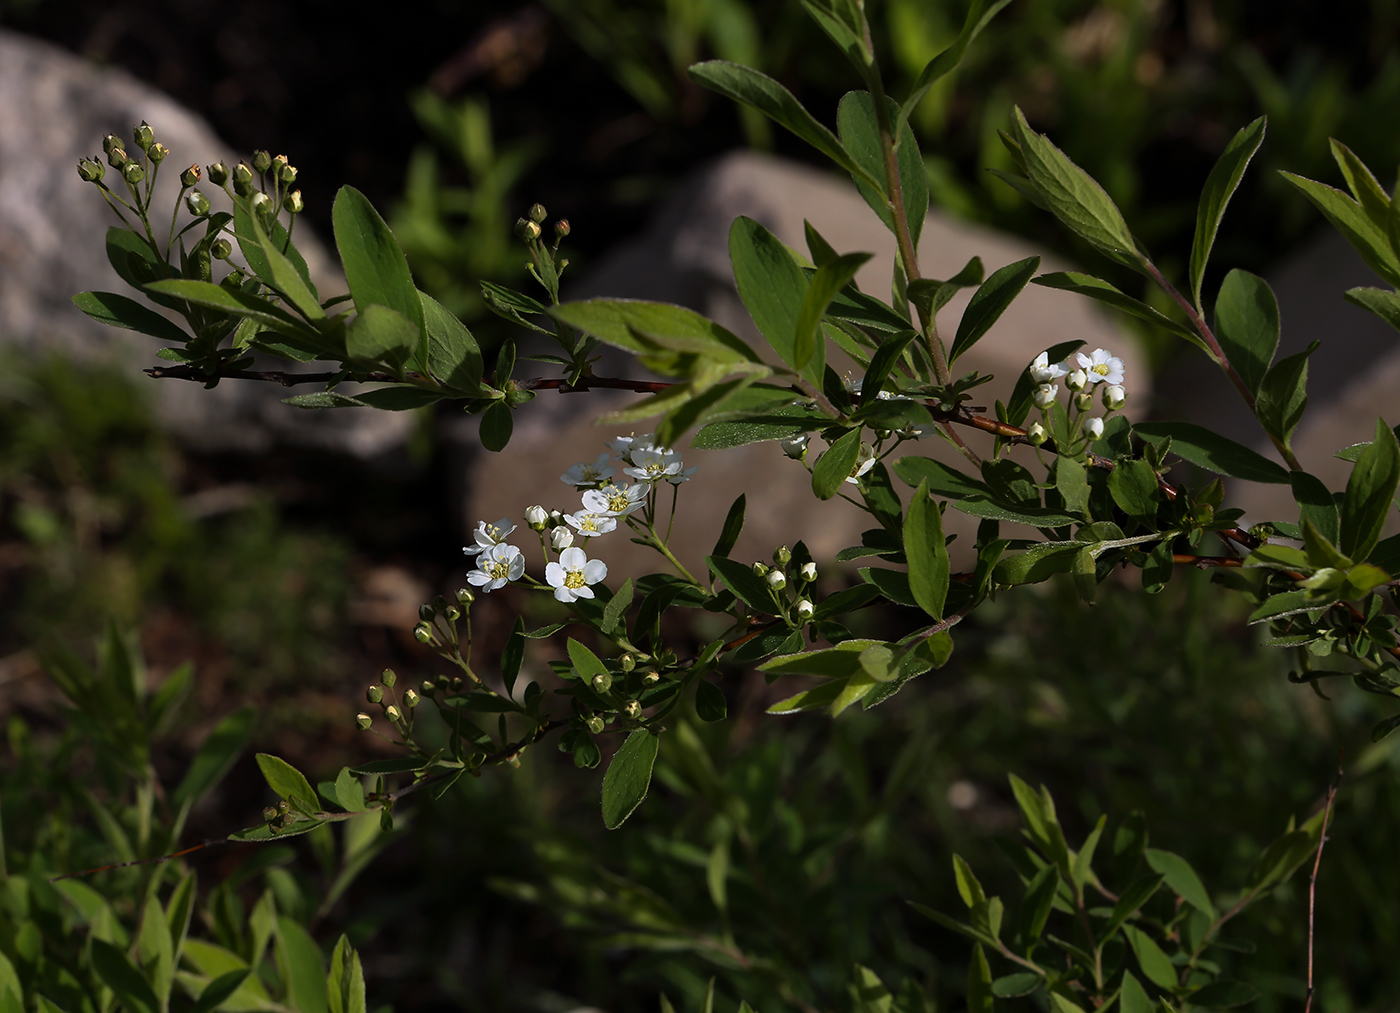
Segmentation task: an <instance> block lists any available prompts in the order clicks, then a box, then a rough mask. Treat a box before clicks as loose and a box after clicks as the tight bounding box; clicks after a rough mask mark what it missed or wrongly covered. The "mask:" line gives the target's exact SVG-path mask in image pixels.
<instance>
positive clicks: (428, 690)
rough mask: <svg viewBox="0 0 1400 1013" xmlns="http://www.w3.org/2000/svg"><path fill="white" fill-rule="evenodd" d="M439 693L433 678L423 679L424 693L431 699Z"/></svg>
mask: <svg viewBox="0 0 1400 1013" xmlns="http://www.w3.org/2000/svg"><path fill="white" fill-rule="evenodd" d="M436 694H437V686H436V685H435V684H434V683H433V682H432V680H431V679H424V680H423V695H424V696H426V697H427V698H428V699H429V700H431V699H432V698H433V697H434V696H435V695H436Z"/></svg>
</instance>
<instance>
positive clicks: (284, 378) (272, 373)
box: [145, 366, 675, 394]
mask: <svg viewBox="0 0 1400 1013" xmlns="http://www.w3.org/2000/svg"><path fill="white" fill-rule="evenodd" d="M145 373H146V375H147V376H149V377H151V378H153V379H156V380H194V381H195V382H197V383H208V382H209V381H210V380H214V379H219V380H261V381H263V382H264V383H279V384H281V385H282V386H283V387H295V386H296V385H297V384H302V383H332V382H334V381H336V380H343V379H347V377H346V376H345V373H344V371H343V370H330V371H327V372H324V373H284V372H282V371H281V370H259V369H230V370H225V371H223V372H219V373H216V374H214V375H213V376H210V375H208V374H206V373H204V372H202V371H200V370H198V369H196V368H195V367H193V366H152V367H150V368H149V369H147V370H145ZM408 375H409V376H410V377H420V378H422V377H421V375H420V374H417V373H409V374H408ZM353 379H355V380H356V381H358V382H364V383H399V382H401V381H400V379H399V377H397V376H395V375H394V374H392V373H381V372H373V373H357V374H355V376H354V377H353ZM512 382H513V383H514V384H515V386H516V389H517V390H557V391H559V392H560V393H561V394H574V393H577V392H580V391H586V390H590V389H592V388H594V387H599V388H608V389H611V390H631V391H636V392H637V393H638V394H656V393H659V392H660V391H663V390H666V389H668V388H670V387H674V386H675V384H673V383H667V382H665V381H660V380H629V379H626V378H618V377H611V376H590V377H585V378H584V379H583V380H582V381H580V382H579V383H577V384H572V385H571V384H569V383H568V381H567V380H565V379H564V378H563V377H560V376H552V377H550V376H532V377H526V378H525V379H523V380H514V381H512Z"/></svg>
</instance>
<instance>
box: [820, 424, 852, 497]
mask: <svg viewBox="0 0 1400 1013" xmlns="http://www.w3.org/2000/svg"><path fill="white" fill-rule="evenodd" d="M860 436H861V430H859V429H852V430H850V431H849V432H848V433H846V435H845V436H843V437H841V438H840V439H839V440H837V441H836V442H835V443H833V444H832V445H831V447H830V448H829V449H828V450H827V451H826V453H824V454H822V456H821V457H819V458H818V459H817V463H816V465H815V466H814V467H813V468H812V492H813V493H814V494H815V495H816V497H817V498H818V499H824V500H825V499H831V497H833V496H835V495H836V494H837V493H838V492H839V491H840V490H841V486H842V484H843V483H845V481H846V479H847V477H848V476H849V475H850V474H851V471H852V469H854V468H855V466H856V461H857V460H858V459H859V457H860Z"/></svg>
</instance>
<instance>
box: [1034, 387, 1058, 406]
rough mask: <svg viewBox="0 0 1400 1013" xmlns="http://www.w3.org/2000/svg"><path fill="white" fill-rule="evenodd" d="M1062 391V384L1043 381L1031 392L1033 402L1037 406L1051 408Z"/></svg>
mask: <svg viewBox="0 0 1400 1013" xmlns="http://www.w3.org/2000/svg"><path fill="white" fill-rule="evenodd" d="M1059 393H1060V385H1059V384H1057V383H1042V384H1041V385H1040V386H1039V387H1037V388H1036V389H1035V390H1034V392H1032V394H1031V404H1033V405H1035V406H1036V407H1037V408H1049V407H1050V406H1051V405H1052V404H1054V403H1055V398H1056V397H1057V396H1058V395H1059Z"/></svg>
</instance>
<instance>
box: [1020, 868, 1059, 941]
mask: <svg viewBox="0 0 1400 1013" xmlns="http://www.w3.org/2000/svg"><path fill="white" fill-rule="evenodd" d="M1059 887H1060V874H1059V871H1058V870H1057V869H1056V868H1055V867H1054V866H1053V865H1046V866H1042V867H1041V869H1040V871H1039V872H1037V873H1036V874H1035V875H1034V876H1033V877H1032V878H1031V881H1030V882H1029V883H1027V884H1026V896H1025V897H1024V899H1022V901H1021V913H1020V919H1019V925H1018V926H1017V928H1018V931H1019V932H1020V935H1021V943H1022V945H1023V946H1027V947H1029V946H1030V945H1032V944H1033V943H1034V942H1035V941H1036V940H1037V939H1039V938H1040V934H1041V933H1042V932H1044V931H1045V922H1046V920H1047V919H1049V917H1050V909H1051V908H1052V907H1053V906H1054V904H1055V894H1056V892H1057V891H1058V890H1059Z"/></svg>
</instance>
